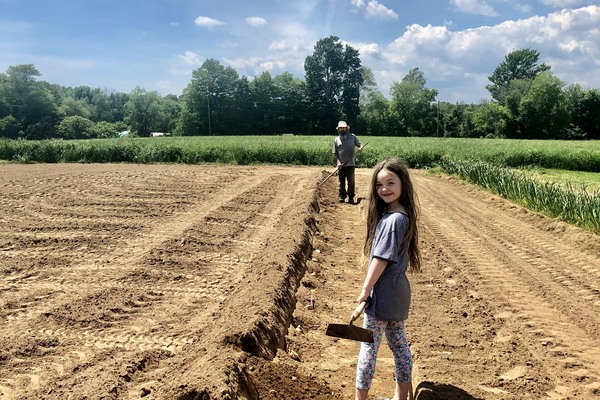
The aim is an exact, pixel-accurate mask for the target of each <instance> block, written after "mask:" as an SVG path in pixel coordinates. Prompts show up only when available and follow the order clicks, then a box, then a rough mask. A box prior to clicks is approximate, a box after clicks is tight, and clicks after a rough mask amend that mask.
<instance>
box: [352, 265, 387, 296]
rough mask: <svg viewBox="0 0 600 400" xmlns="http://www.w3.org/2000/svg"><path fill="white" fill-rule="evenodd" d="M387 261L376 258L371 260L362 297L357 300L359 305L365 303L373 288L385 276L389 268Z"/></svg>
mask: <svg viewBox="0 0 600 400" xmlns="http://www.w3.org/2000/svg"><path fill="white" fill-rule="evenodd" d="M387 264H388V262H387V260H382V259H381V258H377V257H374V258H373V259H372V260H371V264H370V265H369V270H368V271H367V276H366V278H365V282H364V283H363V287H362V291H361V292H360V295H359V296H358V298H357V299H356V301H357V302H358V303H361V302H363V301H365V300H366V299H367V298H368V297H369V296H370V295H371V290H372V289H373V286H375V283H376V282H377V280H378V279H379V277H380V276H381V274H383V271H384V270H385V267H387Z"/></svg>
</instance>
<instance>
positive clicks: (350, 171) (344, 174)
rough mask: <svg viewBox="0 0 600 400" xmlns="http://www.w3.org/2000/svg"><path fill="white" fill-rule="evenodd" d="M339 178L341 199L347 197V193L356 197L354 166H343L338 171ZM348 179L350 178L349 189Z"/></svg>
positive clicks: (350, 196)
mask: <svg viewBox="0 0 600 400" xmlns="http://www.w3.org/2000/svg"><path fill="white" fill-rule="evenodd" d="M338 178H339V180H340V190H339V195H340V199H345V198H346V195H348V197H349V198H351V199H353V198H354V194H355V193H354V191H355V185H354V167H342V168H340V170H339V171H338ZM346 180H348V190H346Z"/></svg>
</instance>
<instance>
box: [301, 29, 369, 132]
mask: <svg viewBox="0 0 600 400" xmlns="http://www.w3.org/2000/svg"><path fill="white" fill-rule="evenodd" d="M304 71H305V79H306V88H307V90H308V98H309V101H310V103H311V107H312V111H313V121H312V124H313V132H319V131H321V132H322V131H331V130H333V129H334V128H335V126H336V123H337V121H338V120H339V119H342V118H343V119H345V120H347V121H348V122H349V123H350V124H351V125H352V124H354V122H356V120H357V117H358V114H359V105H358V104H359V98H360V86H361V85H362V83H363V75H362V65H361V62H360V58H359V53H358V51H357V50H356V49H354V48H352V47H351V46H349V45H343V44H342V42H341V41H340V39H339V38H338V37H337V36H329V37H327V38H325V39H321V40H319V41H318V42H317V44H316V45H315V47H314V52H313V54H311V55H309V56H307V57H306V59H305V60H304Z"/></svg>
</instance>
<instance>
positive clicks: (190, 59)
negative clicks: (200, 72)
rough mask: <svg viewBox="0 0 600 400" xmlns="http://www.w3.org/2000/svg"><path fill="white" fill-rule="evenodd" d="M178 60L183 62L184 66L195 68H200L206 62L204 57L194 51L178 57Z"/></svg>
mask: <svg viewBox="0 0 600 400" xmlns="http://www.w3.org/2000/svg"><path fill="white" fill-rule="evenodd" d="M177 58H179V59H180V60H181V61H183V63H184V64H186V65H191V66H194V67H199V66H201V65H202V63H203V62H204V58H203V57H201V56H200V55H198V54H196V53H194V52H192V51H186V52H185V53H184V54H180V55H178V56H177Z"/></svg>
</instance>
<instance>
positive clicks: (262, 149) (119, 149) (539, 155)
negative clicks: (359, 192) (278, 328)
mask: <svg viewBox="0 0 600 400" xmlns="http://www.w3.org/2000/svg"><path fill="white" fill-rule="evenodd" d="M332 138H333V136H331V137H327V136H291V135H283V136H219V137H216V136H212V137H211V136H209V137H206V136H202V137H163V138H120V139H97V140H72V141H66V140H65V141H62V140H45V141H11V140H0V160H5V161H8V162H23V163H36V162H42V163H57V162H67V163H69V162H78V163H111V162H124V163H185V164H201V163H215V162H216V163H228V164H240V165H248V164H290V165H320V166H326V165H334V159H333V156H332V154H331V147H332ZM361 139H362V141H363V143H367V146H366V147H365V151H364V152H363V153H361V154H358V155H357V157H356V161H357V165H358V166H359V167H372V166H373V165H375V164H376V163H377V162H379V161H380V160H382V159H383V158H385V157H387V156H390V155H395V156H398V157H401V158H403V159H405V160H406V162H407V163H408V164H409V165H410V166H411V167H414V168H421V167H431V166H435V165H437V164H439V163H440V162H441V160H442V158H444V157H451V158H454V159H474V160H480V161H486V162H489V163H492V164H496V165H502V166H508V167H523V166H532V167H540V168H555V169H564V170H572V171H587V172H600V142H593V141H585V142H584V141H539V140H538V141H533V140H532V141H525V140H506V139H457V138H413V137H411V138H390V137H364V138H361Z"/></svg>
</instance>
